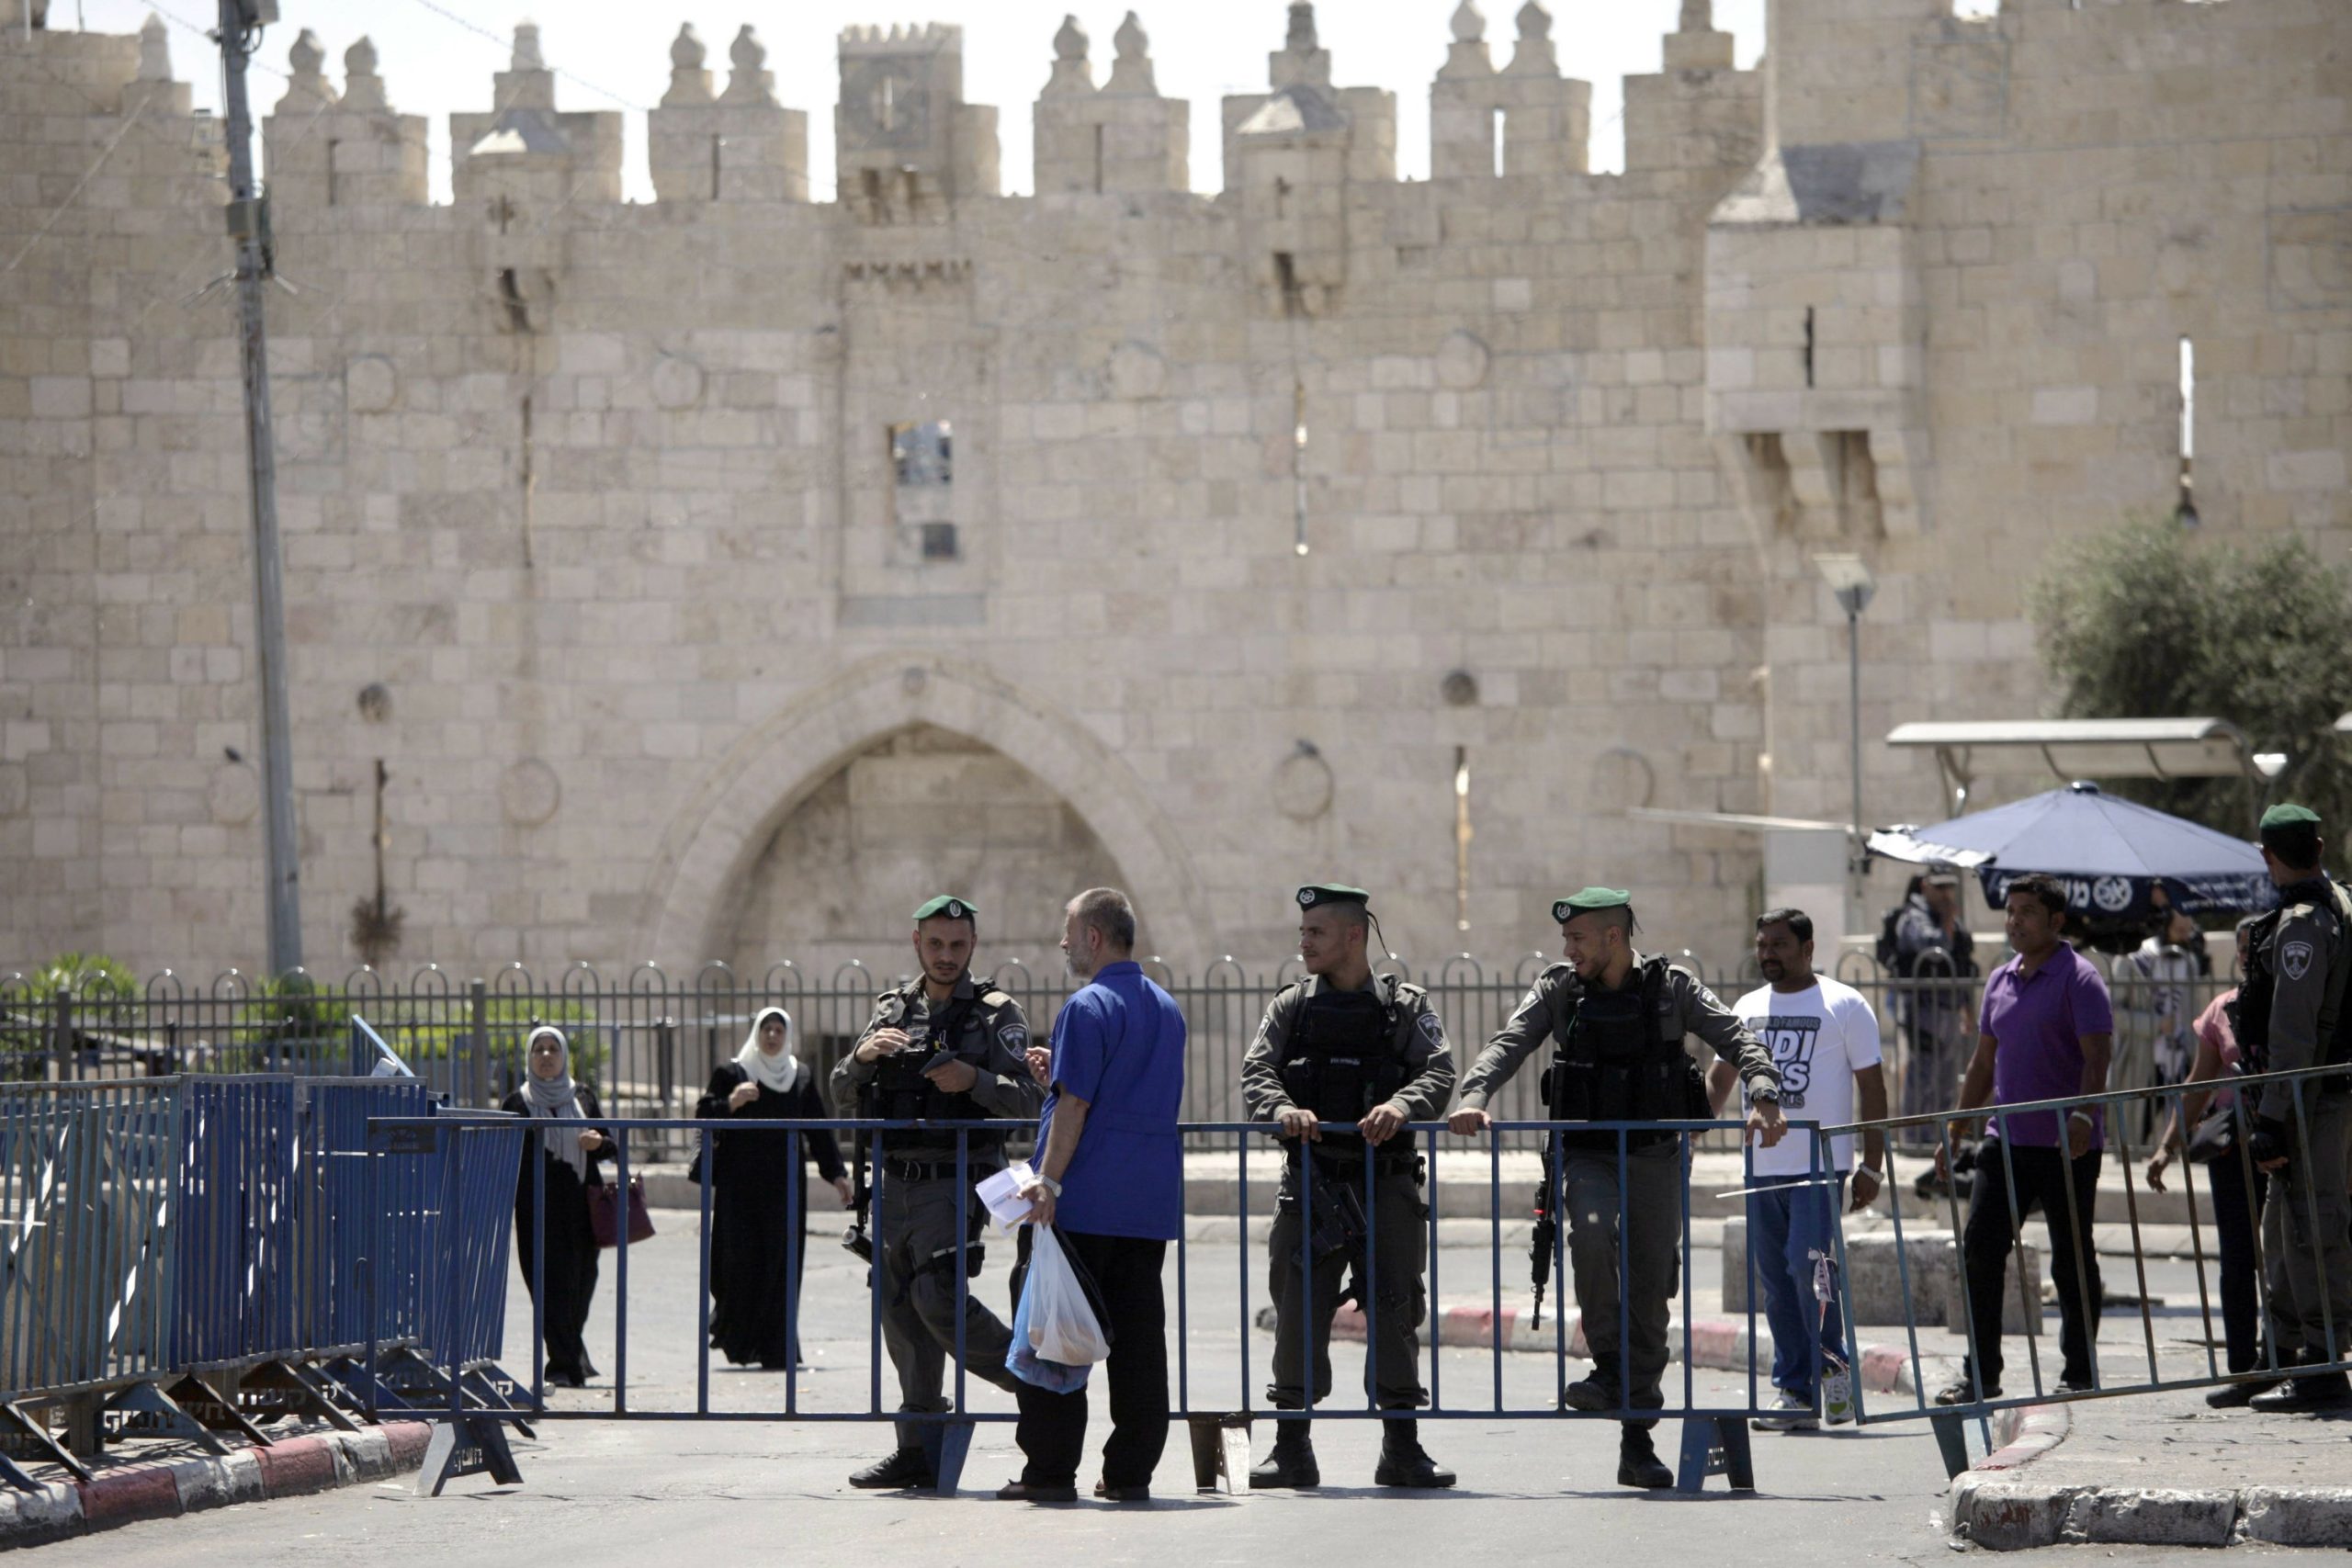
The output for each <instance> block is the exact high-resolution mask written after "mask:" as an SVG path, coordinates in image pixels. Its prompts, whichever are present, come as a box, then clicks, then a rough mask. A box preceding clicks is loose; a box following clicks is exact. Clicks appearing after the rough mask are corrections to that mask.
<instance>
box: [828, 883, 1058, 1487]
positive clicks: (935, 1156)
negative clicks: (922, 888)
mask: <svg viewBox="0 0 2352 1568" xmlns="http://www.w3.org/2000/svg"><path fill="white" fill-rule="evenodd" d="M978 914H979V910H978V908H975V907H974V905H973V904H972V901H971V900H970V899H968V898H957V897H948V896H942V897H937V898H933V899H932V900H931V901H930V902H928V903H926V904H924V905H923V906H922V908H919V909H917V910H916V911H915V917H914V919H915V930H914V947H915V957H916V959H917V960H918V961H919V962H920V964H922V975H921V976H919V977H918V978H916V979H914V980H910V981H909V982H908V983H907V984H905V985H903V986H897V987H892V988H891V989H889V990H887V991H884V992H883V993H882V994H881V995H880V996H879V997H878V998H876V1000H875V1007H874V1017H873V1020H872V1021H871V1022H869V1023H867V1024H866V1026H865V1032H864V1033H862V1034H860V1035H859V1036H858V1039H857V1044H856V1047H855V1048H854V1049H853V1050H852V1051H851V1052H850V1053H849V1054H848V1055H845V1056H843V1057H842V1059H841V1062H840V1064H839V1065H838V1066H835V1067H834V1068H833V1077H832V1089H833V1103H834V1104H835V1106H836V1107H841V1106H846V1105H850V1104H853V1103H854V1105H855V1106H856V1109H857V1114H858V1115H860V1116H864V1117H872V1118H875V1119H877V1120H888V1121H910V1120H915V1119H921V1120H923V1121H927V1122H978V1121H985V1120H989V1119H1005V1120H1023V1121H1026V1120H1034V1119H1035V1116H1036V1114H1037V1108H1038V1106H1039V1104H1040V1103H1041V1102H1042V1101H1043V1100H1044V1094H1043V1091H1041V1090H1040V1089H1038V1087H1037V1085H1036V1083H1035V1080H1034V1079H1033V1078H1032V1077H1030V1074H1029V1068H1028V1065H1027V1062H1026V1059H1025V1055H1026V1051H1027V1048H1028V1044H1029V1022H1028V1020H1027V1019H1025V1018H1023V1016H1022V1012H1021V1005H1020V1004H1019V1003H1018V1002H1016V1001H1014V1000H1013V999H1012V998H1011V997H1009V996H1006V995H1005V994H1004V993H1003V992H1002V991H1000V990H998V989H996V988H995V987H992V986H989V985H987V984H985V983H983V982H978V981H975V980H974V979H973V978H972V975H971V962H972V950H973V946H974V944H975V942H976V940H977V935H978ZM875 1138H876V1153H875V1166H876V1170H875V1190H874V1201H873V1204H872V1208H871V1211H870V1214H869V1216H867V1224H868V1225H869V1226H870V1228H871V1230H872V1232H873V1234H875V1235H878V1237H879V1238H880V1246H879V1247H876V1250H875V1253H874V1290H875V1291H876V1293H877V1294H878V1295H879V1296H880V1297H881V1303H882V1304H881V1316H882V1342H883V1343H884V1344H885V1345H886V1346H888V1348H889V1351H890V1360H891V1363H892V1364H893V1365H894V1366H896V1367H897V1368H898V1370H899V1409H900V1410H902V1411H911V1412H940V1411H945V1410H948V1409H950V1408H952V1405H951V1404H950V1403H949V1402H948V1400H946V1399H945V1398H944V1397H943V1396H942V1394H941V1392H940V1391H941V1388H942V1385H943V1382H944V1377H945V1372H946V1364H947V1357H948V1356H949V1355H950V1354H951V1353H952V1352H953V1351H954V1350H955V1348H956V1303H957V1301H958V1299H959V1298H960V1299H961V1301H962V1303H963V1316H964V1351H965V1362H964V1364H965V1368H966V1370H967V1371H969V1372H970V1373H971V1374H972V1375H973V1376H974V1377H977V1378H980V1379H983V1380H985V1381H987V1382H991V1383H994V1384H996V1386H997V1387H999V1388H1001V1389H1005V1390H1008V1391H1012V1390H1014V1389H1016V1388H1017V1386H1018V1385H1017V1384H1016V1382H1015V1381H1014V1379H1013V1376H1012V1373H1011V1372H1010V1371H1006V1370H1005V1353H1006V1352H1007V1351H1008V1350H1009V1349H1011V1348H1012V1330H1011V1329H1009V1328H1007V1327H1006V1326H1005V1325H1004V1323H1003V1320H1002V1319H1001V1318H999V1317H998V1316H997V1315H996V1314H994V1313H992V1312H990V1311H989V1309H988V1308H987V1307H986V1306H984V1305H982V1304H981V1303H979V1302H978V1301H976V1300H974V1299H973V1298H972V1297H971V1295H970V1294H969V1293H968V1292H967V1290H966V1289H965V1287H964V1281H963V1280H960V1279H958V1278H956V1243H957V1242H958V1240H962V1241H964V1242H965V1243H966V1246H965V1251H964V1256H965V1261H966V1266H967V1269H968V1270H969V1271H971V1272H975V1273H977V1272H978V1269H979V1264H980V1244H979V1239H978V1223H977V1222H978V1218H979V1211H978V1209H976V1208H975V1206H974V1199H973V1197H972V1187H973V1185H974V1184H975V1183H977V1182H978V1180H979V1179H981V1178H982V1177H984V1176H987V1175H988V1174H989V1173H990V1172H991V1171H994V1170H997V1169H1000V1168H1002V1166H1003V1164H1004V1153H1003V1148H1004V1137H1003V1134H997V1133H978V1132H974V1133H970V1134H967V1140H968V1142H967V1145H966V1146H967V1157H966V1168H965V1169H964V1170H963V1171H962V1172H960V1173H959V1172H958V1171H957V1170H956V1134H955V1133H954V1131H952V1130H948V1131H938V1132H933V1131H928V1130H922V1129H917V1130H915V1131H911V1132H899V1133H892V1134H875ZM959 1176H960V1179H959ZM898 1425H899V1447H898V1450H897V1451H896V1452H894V1453H893V1454H891V1455H890V1457H889V1458H888V1459H885V1460H883V1461H880V1462H879V1463H876V1464H873V1465H869V1466H867V1467H866V1468H865V1469H864V1470H861V1471H859V1472H856V1473H855V1474H854V1475H852V1476H851V1477H850V1478H849V1481H850V1484H851V1485H853V1486H861V1487H868V1488H891V1487H908V1486H929V1485H931V1484H933V1480H934V1472H933V1463H932V1460H931V1457H930V1454H931V1451H933V1450H926V1448H925V1447H924V1444H923V1440H922V1437H923V1431H922V1429H923V1425H924V1424H923V1423H921V1422H913V1421H901V1422H899V1424H898Z"/></svg>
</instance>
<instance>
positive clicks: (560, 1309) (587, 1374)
mask: <svg viewBox="0 0 2352 1568" xmlns="http://www.w3.org/2000/svg"><path fill="white" fill-rule="evenodd" d="M524 1054H525V1055H526V1057H527V1058H528V1062H529V1068H530V1070H529V1072H528V1074H527V1075H526V1077H524V1079H523V1087H522V1088H520V1089H516V1090H515V1092H514V1093H512V1094H510V1095H508V1096H507V1097H506V1100H505V1102H504V1103H503V1105H501V1106H500V1107H499V1109H500V1110H502V1111H509V1112H511V1113H513V1114H515V1115H516V1116H531V1117H538V1118H541V1119H545V1118H548V1117H556V1118H560V1119H563V1120H566V1121H594V1120H595V1118H596V1116H597V1115H598V1111H597V1110H596V1094H595V1091H594V1089H589V1088H587V1087H586V1086H585V1085H583V1084H575V1083H573V1082H572V1081H571V1042H570V1041H568V1040H566V1039H565V1038H564V1036H563V1031H562V1030H560V1029H554V1028H550V1027H548V1025H545V1024H542V1025H540V1026H539V1027H538V1028H537V1029H534V1030H533V1031H531V1036H530V1039H529V1040H528V1041H526V1043H525V1045H524ZM612 1156H613V1141H612V1139H610V1138H608V1137H606V1136H605V1134H603V1133H600V1132H597V1131H595V1130H594V1129H593V1128H581V1127H549V1128H548V1129H546V1130H544V1131H542V1132H540V1133H538V1134H536V1135H534V1136H526V1138H525V1139H524V1140H523V1173H522V1179H520V1180H518V1181H517V1182H515V1257H516V1258H518V1259H520V1260H521V1262H522V1265H523V1282H524V1285H525V1286H526V1288H527V1289H529V1290H531V1291H532V1292H534V1293H536V1292H537V1291H538V1289H539V1281H540V1280H541V1278H542V1277H544V1279H545V1280H546V1288H547V1294H546V1296H545V1298H544V1299H543V1300H542V1301H541V1302H540V1303H539V1306H540V1312H539V1317H540V1322H541V1323H542V1324H543V1325H544V1326H545V1329H546V1333H547V1343H548V1359H547V1381H548V1382H550V1383H552V1384H556V1385H559V1386H569V1387H571V1388H584V1387H586V1386H587V1384H588V1380H589V1379H590V1378H593V1377H595V1376H596V1375H597V1372H596V1369H595V1368H594V1366H592V1365H590V1364H589V1360H588V1346H587V1343H586V1341H584V1340H583V1339H582V1337H581V1335H582V1332H583V1331H584V1330H585V1329H586V1328H587V1326H588V1303H589V1302H590V1300H591V1299H593V1298H594V1295H595V1294H596V1233H595V1230H594V1227H593V1226H592V1225H591V1224H589V1220H588V1189H590V1188H591V1187H602V1186H603V1185H604V1184H605V1178H604V1174H603V1173H602V1172H601V1171H599V1170H598V1169H597V1168H596V1167H597V1166H598V1165H599V1164H600V1163H602V1162H603V1161H605V1160H607V1159H610V1158H611V1157H612ZM539 1182H544V1183H546V1186H547V1212H546V1215H545V1219H544V1222H543V1223H544V1224H545V1226H546V1235H547V1248H548V1254H547V1267H546V1269H544V1270H541V1269H537V1268H535V1267H534V1260H533V1258H532V1252H531V1239H532V1231H533V1218H532V1215H533V1210H534V1208H535V1207H536V1205H537V1196H536V1191H535V1187H536V1184H537V1183H539Z"/></svg>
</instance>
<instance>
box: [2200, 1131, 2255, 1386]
mask: <svg viewBox="0 0 2352 1568" xmlns="http://www.w3.org/2000/svg"><path fill="white" fill-rule="evenodd" d="M2251 1163H2252V1162H2250V1161H2242V1160H2241V1158H2240V1156H2239V1152H2238V1151H2237V1150H2236V1149H2234V1148H2233V1149H2232V1150H2231V1151H2230V1152H2229V1153H2228V1154H2227V1155H2225V1156H2222V1158H2220V1159H2217V1160H2215V1161H2214V1162H2213V1163H2212V1164H2211V1165H2209V1166H2205V1167H2203V1170H2204V1173H2205V1175H2206V1178H2207V1180H2208V1183H2209V1190H2210V1191H2211V1195H2212V1200H2213V1240H2214V1249H2215V1250H2216V1251H2218V1252H2219V1253H2220V1254H2221V1255H2222V1257H2221V1268H2220V1272H2221V1276H2222V1342H2223V1343H2224V1344H2225V1345H2227V1346H2228V1347H2229V1369H2230V1371H2233V1372H2250V1371H2256V1369H2258V1368H2259V1367H2261V1365H2262V1303H2261V1300H2260V1298H2259V1296H2258V1295H2257V1294H2256V1291H2255V1288H2254V1280H2255V1276H2256V1274H2258V1273H2260V1272H2261V1271H2262V1254H2261V1250H2260V1249H2259V1248H2258V1247H2256V1237H2257V1236H2259V1235H2261V1234H2262V1201H2263V1199H2264V1198H2265V1196H2267V1194H2268V1192H2269V1190H2270V1177H2269V1173H2268V1172H2267V1171H2264V1170H2262V1169H2260V1168H2255V1169H2254V1191H2253V1193H2252V1195H2251V1196H2252V1198H2253V1201H2252V1202H2251V1203H2249V1202H2248V1201H2247V1198H2248V1193H2247V1191H2246V1179H2245V1173H2246V1170H2247V1168H2248V1167H2249V1166H2250V1165H2251Z"/></svg>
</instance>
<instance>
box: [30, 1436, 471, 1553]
mask: <svg viewBox="0 0 2352 1568" xmlns="http://www.w3.org/2000/svg"><path fill="white" fill-rule="evenodd" d="M432 1430H433V1429H432V1427H430V1426H429V1425H428V1424H426V1423H424V1422H422V1421H388V1422H386V1423H384V1424H383V1425H382V1426H380V1427H364V1428H362V1429H361V1430H359V1431H357V1432H342V1431H336V1430H334V1429H333V1428H329V1427H315V1428H310V1429H295V1428H273V1429H272V1431H271V1437H272V1438H273V1439H274V1440H273V1441H272V1442H271V1444H270V1446H269V1447H267V1448H266V1449H250V1448H237V1449H234V1450H232V1451H230V1452H228V1453H226V1454H209V1453H206V1452H204V1451H203V1450H200V1449H198V1448H197V1447H196V1446H195V1445H194V1444H191V1443H187V1442H181V1441H177V1440H173V1439H164V1438H157V1439H153V1440H146V1439H140V1438H133V1439H131V1440H130V1442H129V1443H127V1444H123V1445H119V1446H114V1447H110V1448H109V1449H108V1450H107V1453H106V1455H105V1457H103V1458H101V1459H95V1460H89V1461H85V1463H86V1464H88V1466H89V1467H90V1469H91V1471H92V1472H94V1474H93V1476H92V1479H90V1480H88V1481H75V1480H74V1478H73V1477H71V1476H70V1475H68V1474H66V1473H65V1472H63V1471H62V1470H61V1469H60V1468H59V1467H58V1466H56V1465H54V1464H42V1463H28V1464H27V1468H28V1470H29V1471H30V1472H31V1473H32V1475H33V1477H34V1479H36V1480H38V1481H40V1482H42V1483H43V1484H42V1487H41V1490H40V1491H39V1492H18V1491H16V1490H15V1489H13V1488H11V1487H6V1486H0V1551H5V1550H6V1549H9V1548H12V1547H17V1546H31V1545H36V1544H39V1543H40V1542H42V1541H50V1540H62V1539H63V1538H64V1537H67V1536H74V1535H86V1534H88V1533H90V1532H92V1531H96V1530H103V1529H113V1528H114V1527H115V1526H117V1525H127V1524H130V1523H133V1522H135V1521H137V1520H141V1519H168V1518H173V1517H177V1516H178V1515H181V1514H193V1513H197V1512H199V1511H201V1510H204V1509H209V1508H225V1507H229V1506H233V1505H235V1504H238V1503H258V1502H261V1501H263V1500H265V1499H266V1498H271V1497H297V1496H301V1495H305V1494H308V1493H312V1492H328V1491H333V1490H334V1489H335V1488H337V1487H341V1486H356V1485H357V1484H359V1483H362V1482H368V1481H381V1480H385V1479H388V1478H390V1477H391V1476H395V1475H400V1474H403V1473H405V1472H409V1471H413V1470H415V1469H416V1468H417V1467H418V1466H419V1465H420V1464H422V1463H423V1462H424V1446H425V1443H426V1441H427V1439H429V1438H431V1436H432Z"/></svg>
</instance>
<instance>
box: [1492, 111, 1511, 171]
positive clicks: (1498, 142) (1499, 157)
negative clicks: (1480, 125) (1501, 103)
mask: <svg viewBox="0 0 2352 1568" xmlns="http://www.w3.org/2000/svg"><path fill="white" fill-rule="evenodd" d="M1509 147H1510V110H1508V109H1497V110H1496V111H1495V178H1497V179H1500V178H1502V177H1503V173H1504V171H1505V170H1506V169H1508V168H1509V167H1510V155H1509V153H1508V152H1507V151H1506V150H1507V149H1508V148H1509Z"/></svg>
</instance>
